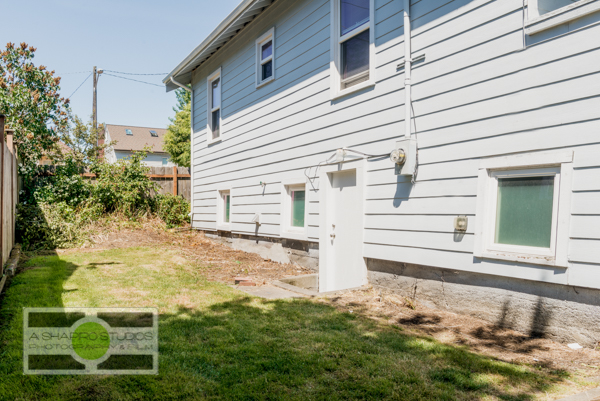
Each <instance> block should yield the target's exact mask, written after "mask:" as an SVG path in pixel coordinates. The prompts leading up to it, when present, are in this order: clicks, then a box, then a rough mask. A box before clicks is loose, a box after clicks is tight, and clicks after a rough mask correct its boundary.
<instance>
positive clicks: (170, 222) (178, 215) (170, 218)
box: [153, 194, 190, 228]
mask: <svg viewBox="0 0 600 401" xmlns="http://www.w3.org/2000/svg"><path fill="white" fill-rule="evenodd" d="M153 200H154V208H153V209H154V210H153V211H154V213H156V215H157V216H158V217H159V218H160V219H161V220H162V221H164V222H165V223H166V224H167V228H172V227H176V226H180V225H182V224H184V223H186V222H187V221H189V218H190V217H189V213H190V203H189V202H188V201H187V200H186V199H185V198H183V197H181V196H174V195H162V194H157V195H156V196H155V197H154V199H153Z"/></svg>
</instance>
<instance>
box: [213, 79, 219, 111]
mask: <svg viewBox="0 0 600 401" xmlns="http://www.w3.org/2000/svg"><path fill="white" fill-rule="evenodd" d="M219 106H221V79H220V78H217V79H215V80H214V81H212V106H211V108H213V109H214V108H215V107H219Z"/></svg>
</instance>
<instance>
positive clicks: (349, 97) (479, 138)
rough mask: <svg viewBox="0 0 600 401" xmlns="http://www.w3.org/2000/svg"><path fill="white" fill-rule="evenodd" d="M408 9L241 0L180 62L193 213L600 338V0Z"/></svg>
mask: <svg viewBox="0 0 600 401" xmlns="http://www.w3.org/2000/svg"><path fill="white" fill-rule="evenodd" d="M408 3H409V2H408V1H406V0H405V1H402V0H277V1H271V0H244V1H243V2H242V3H241V4H240V5H239V6H238V7H237V8H236V9H235V10H234V11H233V12H232V13H231V14H230V15H229V16H228V17H227V18H226V19H225V20H223V21H222V22H221V23H220V24H219V25H218V26H217V28H216V29H215V30H214V31H213V32H212V33H211V34H210V35H209V36H208V37H207V38H206V39H205V40H204V41H203V42H202V43H201V44H200V45H199V46H198V47H197V48H196V49H194V50H193V51H192V52H191V53H190V55H189V56H188V57H186V58H185V59H184V60H183V61H181V63H180V64H179V65H178V66H177V67H176V68H175V69H174V70H173V71H172V72H171V73H170V74H169V75H168V76H167V77H166V78H165V80H164V83H165V85H166V86H167V89H168V90H173V89H176V88H178V87H187V86H188V85H190V86H191V88H192V104H193V107H192V110H193V114H192V155H193V156H192V181H193V190H192V193H193V199H192V202H193V208H192V213H193V217H192V219H193V227H194V228H196V229H199V230H204V231H206V232H207V233H212V234H213V235H219V236H227V237H230V238H231V239H230V242H231V244H232V246H234V247H236V248H238V249H244V250H249V251H255V252H259V253H261V254H262V255H263V256H264V257H268V258H270V259H273V260H279V261H281V262H294V263H300V264H304V265H307V266H311V267H313V268H314V269H316V270H318V275H319V289H320V291H331V290H339V289H345V288H354V287H360V286H363V285H365V284H368V283H370V284H372V285H373V286H375V287H380V288H387V289H391V290H394V291H397V292H398V293H400V294H403V295H404V296H407V297H411V298H415V299H416V301H417V302H421V303H423V304H426V305H433V306H435V307H438V308H444V309H447V310H451V311H454V312H457V313H468V314H471V315H474V316H478V317H480V318H484V319H487V320H490V321H493V322H496V323H498V324H500V325H504V326H510V327H513V328H516V329H519V330H521V331H525V332H529V333H531V334H543V335H547V336H551V337H554V338H558V339H561V340H569V341H577V342H580V343H582V344H586V345H593V344H595V343H596V342H597V341H599V340H600V157H599V156H598V154H599V152H600V141H599V138H600V40H599V38H600V24H599V22H600V11H599V10H600V0H581V1H569V0H528V1H524V0H498V1H491V0H453V1H452V0H445V1H436V0H419V1H417V0H413V1H410V5H408ZM189 11H190V12H191V11H192V10H189ZM192 29H193V28H192ZM192 29H190V32H189V33H190V34H193V32H192Z"/></svg>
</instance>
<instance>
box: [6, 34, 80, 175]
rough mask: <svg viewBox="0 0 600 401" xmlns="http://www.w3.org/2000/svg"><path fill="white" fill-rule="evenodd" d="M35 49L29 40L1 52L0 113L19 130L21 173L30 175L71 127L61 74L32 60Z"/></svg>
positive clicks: (16, 137) (16, 134)
mask: <svg viewBox="0 0 600 401" xmlns="http://www.w3.org/2000/svg"><path fill="white" fill-rule="evenodd" d="M35 51H36V49H35V48H34V47H32V46H29V45H27V43H21V45H20V46H16V45H15V44H14V43H8V44H7V45H6V50H5V51H2V52H0V113H2V114H5V115H6V118H7V120H6V121H7V126H9V127H10V128H12V129H14V130H15V133H14V140H15V144H16V145H17V147H18V151H19V157H20V159H21V166H20V170H21V171H20V172H21V174H23V175H25V176H26V177H29V176H31V175H32V174H33V173H34V170H35V166H36V163H37V161H38V160H39V159H40V158H41V156H42V154H43V153H44V152H46V151H50V150H51V149H52V147H53V145H54V144H55V143H56V142H57V141H58V140H59V135H60V133H63V132H66V130H67V129H68V126H69V112H70V108H69V99H65V98H62V97H60V95H59V91H60V86H59V85H60V77H55V76H54V71H47V70H46V67H44V66H43V65H41V66H39V67H36V66H35V65H34V64H33V63H32V60H33V58H34V56H35Z"/></svg>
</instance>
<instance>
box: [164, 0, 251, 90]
mask: <svg viewBox="0 0 600 401" xmlns="http://www.w3.org/2000/svg"><path fill="white" fill-rule="evenodd" d="M255 1H256V0H242V2H241V3H240V4H239V5H238V6H237V7H236V8H235V10H233V11H232V12H231V13H230V14H229V15H228V16H227V17H226V18H225V19H224V20H223V21H221V23H220V24H219V25H218V26H217V27H216V28H215V29H214V30H213V31H212V32H211V34H210V35H208V37H207V38H206V39H204V41H202V43H200V45H198V46H197V47H196V48H195V49H194V50H192V52H191V53H190V54H189V55H188V56H187V57H186V58H184V59H183V61H182V62H180V63H179V65H177V67H175V68H174V69H173V71H171V72H170V73H169V75H167V76H166V77H165V78H164V79H163V83H164V84H165V85H167V84H168V83H169V82H170V81H171V77H173V78H175V77H176V76H177V74H178V73H179V72H180V71H181V70H183V69H184V68H185V67H187V66H188V65H189V64H190V63H191V62H192V61H193V60H194V59H195V58H196V57H197V56H198V55H199V54H200V53H202V51H203V50H205V49H206V48H208V47H209V46H210V45H211V43H212V42H213V41H214V40H216V39H217V38H218V37H219V35H221V33H223V32H224V31H225V30H226V29H227V28H228V27H229V25H231V24H232V23H233V22H234V21H235V20H236V19H238V18H239V17H240V16H241V15H242V14H243V13H244V12H245V11H246V10H247V9H248V8H249V7H251V6H252V4H253V3H254V2H255ZM186 76H187V74H186ZM189 80H190V81H191V74H189ZM177 81H178V82H180V83H182V84H188V83H189V82H186V81H187V78H186V79H185V80H181V79H177ZM167 88H168V85H167Z"/></svg>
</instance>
